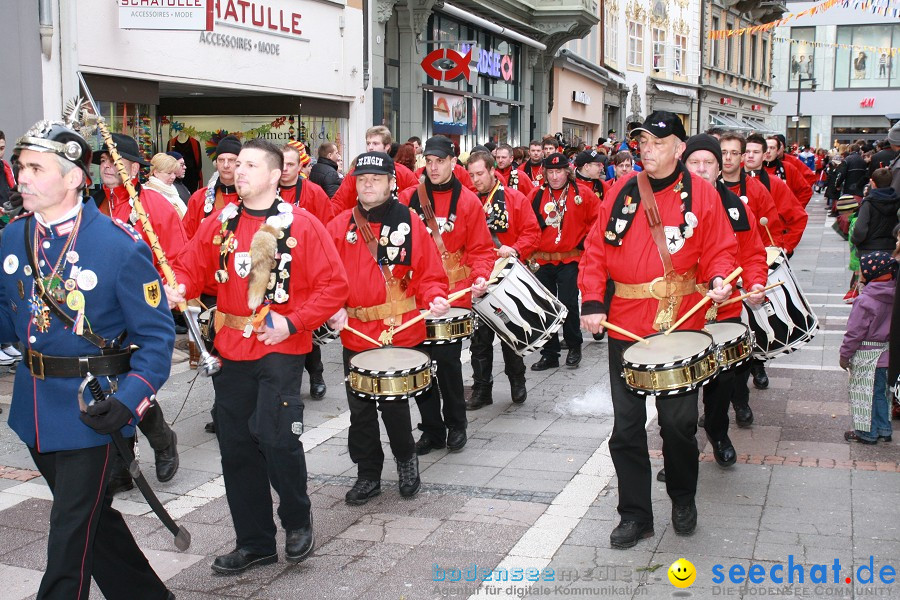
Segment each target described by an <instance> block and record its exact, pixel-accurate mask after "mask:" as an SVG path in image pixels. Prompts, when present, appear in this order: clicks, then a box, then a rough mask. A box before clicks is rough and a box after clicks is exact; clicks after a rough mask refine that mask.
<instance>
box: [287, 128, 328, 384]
mask: <svg viewBox="0 0 900 600" xmlns="http://www.w3.org/2000/svg"><path fill="white" fill-rule="evenodd" d="M301 152H302V153H303V156H306V149H305V147H304V146H303V143H302V142H297V141H293V140H292V141H290V142H288V143H287V144H285V145H284V146H282V147H281V153H282V154H283V155H284V168H283V169H282V171H281V180H280V181H279V182H278V195H279V196H281V199H282V200H284V201H285V202H287V203H289V204H294V205H296V206H299V207H300V208H303V209H306V210H307V211H309V212H310V213H312V214H313V216H315V217H316V218H317V219H318V220H319V223H321V224H322V225H328V222H329V221H331V219H332V218H333V217H334V215H333V214H332V213H331V199H330V198H329V197H328V194H326V193H325V190H323V189H322V188H321V187H320V186H318V185H316V184H315V183H313V182H312V181H310V180H309V179H307V178H306V177H303V176H302V175H301V173H300V168H301V163H302V162H303V160H302V157H301ZM308 158H309V157H307V159H308ZM324 371H325V365H323V364H322V348H321V347H320V346H319V345H318V344H313V347H312V350H310V351H309V354H307V355H306V372H307V373H309V395H310V397H312V399H313V400H319V399H321V398H324V397H325V394H326V392H327V391H328V388H327V386H326V385H325V378H324V377H323V376H322V373H323V372H324Z"/></svg>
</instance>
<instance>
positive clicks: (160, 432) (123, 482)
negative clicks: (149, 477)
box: [92, 133, 187, 495]
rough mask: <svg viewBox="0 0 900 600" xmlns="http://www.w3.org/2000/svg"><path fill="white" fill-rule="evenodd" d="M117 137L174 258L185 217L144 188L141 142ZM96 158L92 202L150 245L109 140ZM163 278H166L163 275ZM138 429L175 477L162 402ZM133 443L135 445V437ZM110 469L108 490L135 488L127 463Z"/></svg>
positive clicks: (167, 474)
mask: <svg viewBox="0 0 900 600" xmlns="http://www.w3.org/2000/svg"><path fill="white" fill-rule="evenodd" d="M112 138H113V142H114V143H115V145H116V150H117V151H118V153H119V156H121V157H122V164H123V165H124V167H125V172H126V173H128V175H129V176H130V177H131V183H132V185H133V186H134V188H135V190H137V192H138V194H139V196H138V198H139V199H140V202H141V206H143V208H144V211H145V212H146V213H147V218H148V219H149V221H150V225H151V226H152V228H153V232H154V233H156V236H157V238H159V245H160V247H161V248H162V250H163V252H164V253H165V255H166V258H167V259H168V260H169V261H171V260H172V259H173V258H175V257H176V256H177V255H178V253H179V252H181V250H182V248H184V246H185V244H186V243H187V237H186V236H185V234H184V229H183V228H182V227H181V219H180V218H179V216H178V212H177V211H176V210H175V208H174V207H173V206H172V205H171V204H170V203H169V201H168V200H166V199H165V197H163V195H162V194H160V193H159V192H156V191H154V190H151V189H146V188H142V187H141V185H140V183H139V182H138V173H139V172H140V168H141V166H145V167H146V166H149V163H148V162H147V161H146V160H144V159H143V157H141V151H140V148H139V147H138V144H137V141H135V139H134V138H132V137H130V136H127V135H124V134H121V133H114V134H112ZM92 162H93V163H94V164H95V165H99V166H100V179H101V180H102V181H103V185H102V186H101V187H100V189H99V190H98V191H96V192H95V193H94V195H93V200H94V202H96V203H97V206H98V207H99V209H100V212H102V213H103V214H105V215H107V216H109V217H110V218H112V219H118V220H120V221H122V222H123V223H129V224H130V225H131V226H132V227H134V228H135V230H137V231H138V233H140V234H141V237H142V238H143V239H144V241H145V242H147V245H150V239H149V238H148V237H147V232H146V231H144V226H143V224H142V223H141V221H140V219H139V218H138V215H137V211H136V210H135V208H134V202H133V201H132V199H131V197H130V196H129V195H128V190H127V188H126V187H125V184H124V183H123V182H122V177H121V176H120V175H119V170H118V168H117V167H116V163H115V161H114V160H113V159H112V156H111V155H110V153H109V149H108V148H107V147H106V144H104V145H103V146H101V147H100V149H99V150H98V151H97V152H95V153H94V156H93V160H92ZM153 266H155V267H156V270H157V272H159V274H160V275H161V276H162V274H163V273H162V268H161V267H160V266H159V261H157V259H156V255H155V254H154V255H153ZM163 281H165V277H164V276H163ZM138 427H139V428H140V430H141V433H143V434H144V435H145V436H147V441H148V442H150V447H151V448H153V453H154V458H155V462H156V478H157V479H158V480H159V481H169V480H171V479H172V478H173V477H175V473H176V472H177V471H178V446H177V444H178V438H177V436H176V435H175V432H174V431H172V428H171V427H169V424H168V423H166V419H165V417H164V416H163V412H162V408H161V407H160V406H159V404H154V405H153V407H152V408H150V409H149V410H148V411H147V413H146V414H145V415H144V418H143V419H141V422H140V423H139V424H138ZM130 441H131V443H132V444H133V443H134V438H131V440H130ZM110 471H111V472H110V483H109V489H110V493H111V494H113V495H115V494H116V493H118V492H123V491H127V490H130V489H132V488H133V487H134V483H133V481H132V479H131V475H130V474H129V473H128V468H127V465H126V464H125V462H124V461H123V460H122V459H121V457H119V456H118V455H117V456H116V458H115V459H114V460H113V466H112V468H111V470H110Z"/></svg>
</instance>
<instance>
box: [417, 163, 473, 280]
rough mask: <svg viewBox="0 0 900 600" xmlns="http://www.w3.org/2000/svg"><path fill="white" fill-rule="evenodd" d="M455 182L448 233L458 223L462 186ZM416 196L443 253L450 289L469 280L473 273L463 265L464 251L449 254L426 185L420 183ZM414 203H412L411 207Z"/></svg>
mask: <svg viewBox="0 0 900 600" xmlns="http://www.w3.org/2000/svg"><path fill="white" fill-rule="evenodd" d="M451 182H453V192H452V195H451V197H450V209H449V211H448V215H447V224H446V225H445V226H444V228H445V229H446V231H448V232H450V231H453V227H454V221H456V203H457V202H458V201H459V193H460V192H461V191H462V189H461V188H462V184H460V183H459V181H458V180H457V179H456V178H453V179H451ZM416 196H417V197H418V199H419V208H420V209H421V214H422V215H423V216H424V217H425V224H426V225H427V226H428V229H430V230H431V237H432V238H434V243H435V244H437V247H438V251H439V252H440V253H441V261H442V262H443V263H444V271H445V272H446V273H447V278H448V279H449V280H450V289H453V286H454V285H456V284H457V283H458V282H460V281H463V280H464V279H468V278H469V275H471V273H472V268H471V267H469V266H468V265H461V264H460V262H461V261H462V254H463V252H462V250H461V249H460V250H457V251H456V252H449V251H448V250H447V246H446V245H444V238H443V237H441V228H440V227H439V226H438V222H437V217H436V216H435V214H434V206H433V205H432V204H431V198H430V197H429V196H428V190H427V188H426V185H425V184H424V183H420V184H419V187H418V188H416ZM412 204H413V202H412V201H410V205H412Z"/></svg>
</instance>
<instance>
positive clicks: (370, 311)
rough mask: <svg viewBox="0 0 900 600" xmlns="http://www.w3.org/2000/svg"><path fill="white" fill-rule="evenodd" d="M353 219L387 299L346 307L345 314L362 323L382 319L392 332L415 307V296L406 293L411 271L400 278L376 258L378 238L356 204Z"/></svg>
mask: <svg viewBox="0 0 900 600" xmlns="http://www.w3.org/2000/svg"><path fill="white" fill-rule="evenodd" d="M353 221H354V223H355V224H356V228H357V230H358V231H359V232H360V234H362V238H363V241H364V242H365V243H366V248H368V249H369V252H370V253H371V254H372V258H373V259H374V260H375V263H376V264H377V265H378V266H379V267H380V268H381V274H382V276H384V285H385V288H386V290H387V298H388V301H387V302H385V303H383V304H379V305H377V306H357V307H355V308H347V315H348V316H349V317H350V318H352V319H358V320H359V321H362V322H363V323H367V322H369V321H377V320H383V321H384V324H385V325H387V326H388V327H389V328H390V332H391V333H393V331H394V327H395V326H396V325H399V324H400V321H401V320H402V319H403V315H404V314H406V313H408V312H409V311H411V310H413V309H415V308H416V300H415V298H413V297H411V296H407V295H406V291H407V289H408V287H409V282H410V276H411V274H412V271H409V272H408V273H407V274H406V275H405V276H403V277H402V278H397V277H394V274H393V272H391V269H390V267H389V266H388V265H386V264H384V263H383V262H381V261H379V260H378V240H377V239H375V234H373V233H372V229H371V228H370V227H369V220H368V219H366V217H365V216H363V214H362V212H361V211H360V210H359V207H358V206H356V207H354V208H353ZM410 235H412V232H410Z"/></svg>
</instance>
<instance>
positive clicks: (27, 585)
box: [0, 564, 43, 600]
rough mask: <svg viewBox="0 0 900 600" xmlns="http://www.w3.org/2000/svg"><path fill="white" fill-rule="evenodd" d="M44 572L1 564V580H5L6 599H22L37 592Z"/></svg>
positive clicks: (4, 591) (4, 594)
mask: <svg viewBox="0 0 900 600" xmlns="http://www.w3.org/2000/svg"><path fill="white" fill-rule="evenodd" d="M41 577H43V573H42V572H40V571H36V570H33V569H23V568H22V567H14V566H10V565H5V564H0V581H2V582H3V598H4V600H20V599H21V598H28V597H29V596H31V595H32V594H36V593H37V591H38V587H39V586H40V584H41Z"/></svg>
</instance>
